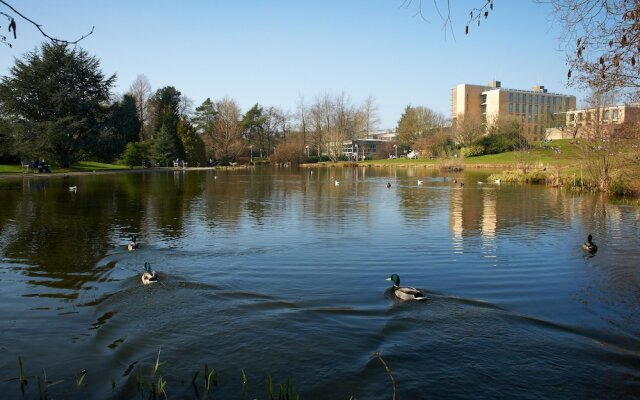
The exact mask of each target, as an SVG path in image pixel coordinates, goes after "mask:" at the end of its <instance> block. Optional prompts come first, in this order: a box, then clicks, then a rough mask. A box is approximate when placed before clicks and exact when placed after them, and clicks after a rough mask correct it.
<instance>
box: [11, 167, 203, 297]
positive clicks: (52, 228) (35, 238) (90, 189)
mask: <svg viewBox="0 0 640 400" xmlns="http://www.w3.org/2000/svg"><path fill="white" fill-rule="evenodd" d="M71 184H76V185H77V186H78V191H77V192H70V191H69V190H68V188H67V187H68V186H69V185H71ZM200 192H201V185H200V179H199V175H198V174H184V175H183V176H182V177H180V178H179V179H178V180H177V181H172V177H171V175H169V174H157V173H156V174H118V175H103V176H85V177H76V178H65V179H58V178H55V179H54V178H51V179H46V180H45V179H33V180H26V181H25V183H24V185H23V190H22V192H20V191H17V190H8V191H0V200H2V204H3V207H2V208H1V209H0V224H1V225H0V229H1V231H2V233H3V238H4V239H3V240H4V241H5V243H3V246H2V247H0V248H1V249H2V253H3V257H7V258H9V259H14V260H24V262H25V263H26V264H28V265H31V267H28V268H26V269H24V274H25V275H26V276H28V277H31V278H33V279H31V280H30V281H29V282H30V283H31V284H34V285H40V286H45V287H48V288H51V289H54V290H55V291H56V292H55V293H38V294H37V295H38V296H48V297H51V296H53V297H63V298H76V297H77V296H78V291H80V290H83V289H87V284H88V283H90V282H96V281H99V280H104V279H106V278H105V276H107V275H108V274H109V272H110V270H111V269H112V268H113V267H114V266H115V263H114V262H107V263H104V265H100V262H101V260H103V259H104V258H105V257H106V256H107V255H108V254H109V252H110V251H112V250H113V248H114V247H115V246H123V249H124V245H125V244H126V241H127V240H128V234H129V233H138V232H145V231H146V232H151V231H154V230H157V231H161V232H163V233H164V234H165V235H168V236H170V237H174V236H177V235H180V234H182V231H183V229H184V227H183V224H184V223H185V222H184V221H185V220H186V219H187V218H186V215H185V214H186V213H187V212H189V209H190V204H191V202H192V200H193V199H194V198H195V197H196V196H197V195H198V194H199V193H200ZM167 227H168V228H169V229H167ZM9 229H11V230H12V231H13V232H12V234H11V236H8V235H4V233H5V232H6V231H7V230H9ZM61 290H62V291H63V292H59V291H61ZM68 291H70V292H68Z"/></svg>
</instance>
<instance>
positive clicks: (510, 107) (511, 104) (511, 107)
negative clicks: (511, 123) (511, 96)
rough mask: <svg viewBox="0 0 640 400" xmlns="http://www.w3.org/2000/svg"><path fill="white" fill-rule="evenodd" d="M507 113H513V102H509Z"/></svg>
mask: <svg viewBox="0 0 640 400" xmlns="http://www.w3.org/2000/svg"><path fill="white" fill-rule="evenodd" d="M509 113H510V114H513V103H511V102H509Z"/></svg>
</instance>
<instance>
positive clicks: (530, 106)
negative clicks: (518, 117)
mask: <svg viewBox="0 0 640 400" xmlns="http://www.w3.org/2000/svg"><path fill="white" fill-rule="evenodd" d="M529 100H531V99H529ZM532 108H533V105H532V104H531V103H529V114H531V109H532Z"/></svg>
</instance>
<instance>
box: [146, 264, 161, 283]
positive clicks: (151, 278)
mask: <svg viewBox="0 0 640 400" xmlns="http://www.w3.org/2000/svg"><path fill="white" fill-rule="evenodd" d="M156 282H158V273H157V272H156V271H154V270H152V269H151V264H150V263H148V262H145V263H144V272H143V273H142V283H144V284H145V285H148V284H150V283H156Z"/></svg>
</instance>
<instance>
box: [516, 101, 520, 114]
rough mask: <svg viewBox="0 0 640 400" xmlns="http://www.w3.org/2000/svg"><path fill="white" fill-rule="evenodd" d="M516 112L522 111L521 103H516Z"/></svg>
mask: <svg viewBox="0 0 640 400" xmlns="http://www.w3.org/2000/svg"><path fill="white" fill-rule="evenodd" d="M516 112H517V113H519V112H520V103H516Z"/></svg>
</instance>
